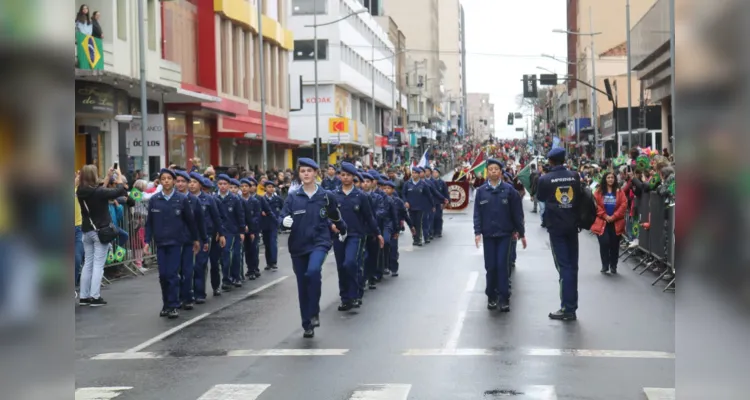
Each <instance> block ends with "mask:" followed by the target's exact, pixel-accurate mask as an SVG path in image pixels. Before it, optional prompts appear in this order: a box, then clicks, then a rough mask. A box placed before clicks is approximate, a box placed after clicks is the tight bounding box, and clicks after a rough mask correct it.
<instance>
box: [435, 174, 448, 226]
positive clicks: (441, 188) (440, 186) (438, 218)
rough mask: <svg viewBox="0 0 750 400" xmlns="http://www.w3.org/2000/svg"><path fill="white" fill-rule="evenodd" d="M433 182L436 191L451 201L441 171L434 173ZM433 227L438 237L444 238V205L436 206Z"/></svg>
mask: <svg viewBox="0 0 750 400" xmlns="http://www.w3.org/2000/svg"><path fill="white" fill-rule="evenodd" d="M432 181H433V182H434V183H435V189H437V191H438V193H440V195H441V196H443V198H444V199H449V198H450V193H448V184H447V183H445V181H444V180H442V179H441V177H440V170H439V169H437V168H435V170H433V171H432ZM432 227H433V231H435V236H436V237H439V238H441V237H443V205H437V206H435V219H434V222H433V224H432Z"/></svg>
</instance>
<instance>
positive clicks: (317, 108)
mask: <svg viewBox="0 0 750 400" xmlns="http://www.w3.org/2000/svg"><path fill="white" fill-rule="evenodd" d="M313 1H314V4H313V8H314V10H315V13H314V14H313V24H312V25H305V28H313V47H314V50H313V59H314V63H315V66H314V68H315V162H317V163H318V165H320V106H319V105H318V27H320V26H326V25H333V24H335V23H337V22H341V21H343V20H345V19H347V18H349V17H351V16H354V15H357V14H362V13H366V12H368V11H369V10H368V9H366V8H363V9H361V10H358V11H355V12H353V13H351V14H347V15H345V16H343V17H341V18H339V19H335V20H333V21H330V22H325V23H322V24H319V23H318V2H319V1H321V0H313ZM323 1H325V0H323ZM258 3H262V2H258ZM339 144H341V143H339ZM264 148H265V147H264Z"/></svg>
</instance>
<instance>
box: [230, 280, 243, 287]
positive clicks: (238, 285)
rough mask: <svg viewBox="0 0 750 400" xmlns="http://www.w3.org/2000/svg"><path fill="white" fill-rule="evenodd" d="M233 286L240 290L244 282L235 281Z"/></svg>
mask: <svg viewBox="0 0 750 400" xmlns="http://www.w3.org/2000/svg"><path fill="white" fill-rule="evenodd" d="M232 286H234V287H236V288H240V287H242V282H240V281H234V282H232Z"/></svg>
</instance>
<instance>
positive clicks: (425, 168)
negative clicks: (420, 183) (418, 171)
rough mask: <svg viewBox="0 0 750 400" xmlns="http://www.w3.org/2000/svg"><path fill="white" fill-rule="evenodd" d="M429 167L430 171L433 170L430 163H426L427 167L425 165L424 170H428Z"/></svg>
mask: <svg viewBox="0 0 750 400" xmlns="http://www.w3.org/2000/svg"><path fill="white" fill-rule="evenodd" d="M428 169H429V170H430V171H432V168H431V167H430V166H429V165H425V167H424V171H425V172H427V170H428Z"/></svg>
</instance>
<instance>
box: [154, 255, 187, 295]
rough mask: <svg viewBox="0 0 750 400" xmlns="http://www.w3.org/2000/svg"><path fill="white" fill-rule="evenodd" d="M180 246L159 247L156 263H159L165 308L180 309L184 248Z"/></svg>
mask: <svg viewBox="0 0 750 400" xmlns="http://www.w3.org/2000/svg"><path fill="white" fill-rule="evenodd" d="M183 247H184V246H180V245H170V246H157V248H156V261H157V262H158V263H159V284H160V285H161V301H162V304H163V306H164V307H165V308H179V307H180V276H179V273H180V266H181V262H182V248H183Z"/></svg>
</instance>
